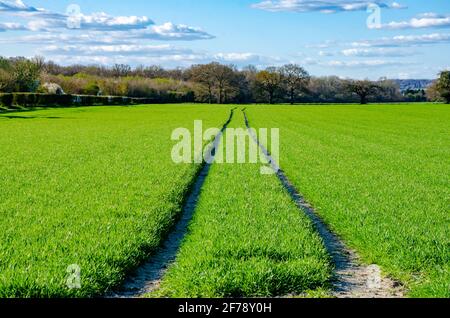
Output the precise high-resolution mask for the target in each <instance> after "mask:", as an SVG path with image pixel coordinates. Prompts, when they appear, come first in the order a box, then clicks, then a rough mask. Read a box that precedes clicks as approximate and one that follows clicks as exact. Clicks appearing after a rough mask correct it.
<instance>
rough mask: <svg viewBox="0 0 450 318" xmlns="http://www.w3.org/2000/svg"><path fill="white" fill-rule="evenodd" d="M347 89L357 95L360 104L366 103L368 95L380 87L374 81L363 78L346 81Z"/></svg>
mask: <svg viewBox="0 0 450 318" xmlns="http://www.w3.org/2000/svg"><path fill="white" fill-rule="evenodd" d="M347 89H348V90H349V91H350V92H352V93H354V94H356V95H358V96H359V98H360V100H361V104H367V102H368V98H369V96H371V95H374V94H376V93H377V92H378V91H379V89H380V87H379V85H377V84H376V83H374V82H371V81H369V80H363V81H349V82H348V83H347Z"/></svg>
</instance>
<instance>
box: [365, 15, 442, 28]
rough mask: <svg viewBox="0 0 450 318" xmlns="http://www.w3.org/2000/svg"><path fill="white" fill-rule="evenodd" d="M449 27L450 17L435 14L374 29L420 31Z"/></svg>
mask: <svg viewBox="0 0 450 318" xmlns="http://www.w3.org/2000/svg"><path fill="white" fill-rule="evenodd" d="M448 27H450V15H439V14H436V13H425V14H421V15H419V16H417V17H415V18H413V19H410V20H409V21H400V22H390V23H387V24H382V25H378V26H372V28H376V29H394V30H396V29H421V28H448Z"/></svg>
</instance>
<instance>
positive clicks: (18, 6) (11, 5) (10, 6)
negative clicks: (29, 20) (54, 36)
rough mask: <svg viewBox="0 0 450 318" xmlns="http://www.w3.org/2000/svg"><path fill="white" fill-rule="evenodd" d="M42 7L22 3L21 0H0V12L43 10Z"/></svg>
mask: <svg viewBox="0 0 450 318" xmlns="http://www.w3.org/2000/svg"><path fill="white" fill-rule="evenodd" d="M43 11H44V10H43V9H37V8H35V7H31V6H28V5H26V4H25V3H23V1H22V0H15V1H8V0H0V12H8V13H14V12H43Z"/></svg>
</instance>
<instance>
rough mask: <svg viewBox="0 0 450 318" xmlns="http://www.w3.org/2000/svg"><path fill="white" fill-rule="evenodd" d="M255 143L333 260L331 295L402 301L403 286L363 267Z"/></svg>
mask: <svg viewBox="0 0 450 318" xmlns="http://www.w3.org/2000/svg"><path fill="white" fill-rule="evenodd" d="M243 113H244V118H245V125H246V127H247V129H248V130H249V131H250V134H252V132H251V130H250V128H251V127H250V124H249V121H248V117H247V114H246V113H245V109H244V110H243ZM252 137H253V139H254V141H255V142H256V143H257V144H258V145H259V147H260V148H261V151H262V152H263V154H264V155H265V157H266V159H267V160H268V162H269V164H270V165H271V167H272V169H274V170H275V171H276V174H277V176H278V179H279V180H280V182H281V184H282V185H283V186H284V188H285V189H286V191H287V192H288V193H289V195H290V196H291V198H292V200H293V201H294V202H295V203H296V205H297V207H298V208H299V209H300V210H301V211H302V212H303V213H305V214H306V215H307V216H308V217H309V218H310V219H311V221H312V222H313V224H314V226H315V228H316V230H317V231H318V233H319V235H320V236H321V237H322V240H323V242H324V245H325V247H326V249H327V251H328V253H329V254H330V255H331V257H332V261H333V264H334V267H335V271H334V278H333V280H332V282H331V283H332V287H333V290H332V296H334V297H338V298H401V297H403V296H404V290H403V288H402V286H401V285H400V284H399V283H398V282H395V281H393V280H391V279H389V278H388V277H383V276H382V274H381V269H380V268H379V267H378V266H377V265H370V266H364V265H362V264H361V262H360V260H359V257H358V255H357V253H356V252H355V251H352V250H350V249H349V248H348V247H347V246H346V245H345V243H344V242H343V241H342V240H341V239H340V238H339V237H338V236H337V235H336V234H334V233H333V232H331V231H330V230H329V228H328V226H327V225H326V224H325V223H324V222H323V221H322V219H321V218H320V217H319V215H318V214H317V213H316V212H315V211H314V209H313V208H312V207H311V205H309V204H308V203H307V202H306V201H305V200H304V198H303V197H302V196H301V195H300V192H299V191H298V190H297V189H296V188H295V186H294V185H293V184H292V183H291V182H290V181H289V179H288V178H287V176H286V175H285V173H284V172H283V171H282V170H281V169H280V167H279V165H278V163H277V162H275V160H274V159H273V158H272V157H271V155H270V153H269V151H268V150H267V149H266V148H265V146H264V145H262V144H261V143H260V142H259V140H258V138H257V136H255V135H254V134H252Z"/></svg>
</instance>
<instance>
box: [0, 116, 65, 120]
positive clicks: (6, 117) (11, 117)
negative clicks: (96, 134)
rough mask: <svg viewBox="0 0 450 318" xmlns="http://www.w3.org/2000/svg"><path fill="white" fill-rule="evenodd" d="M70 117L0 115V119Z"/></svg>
mask: <svg viewBox="0 0 450 318" xmlns="http://www.w3.org/2000/svg"><path fill="white" fill-rule="evenodd" d="M2 118H5V119H70V118H68V117H52V116H50V117H46V116H12V115H5V116H2V115H0V119H2Z"/></svg>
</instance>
